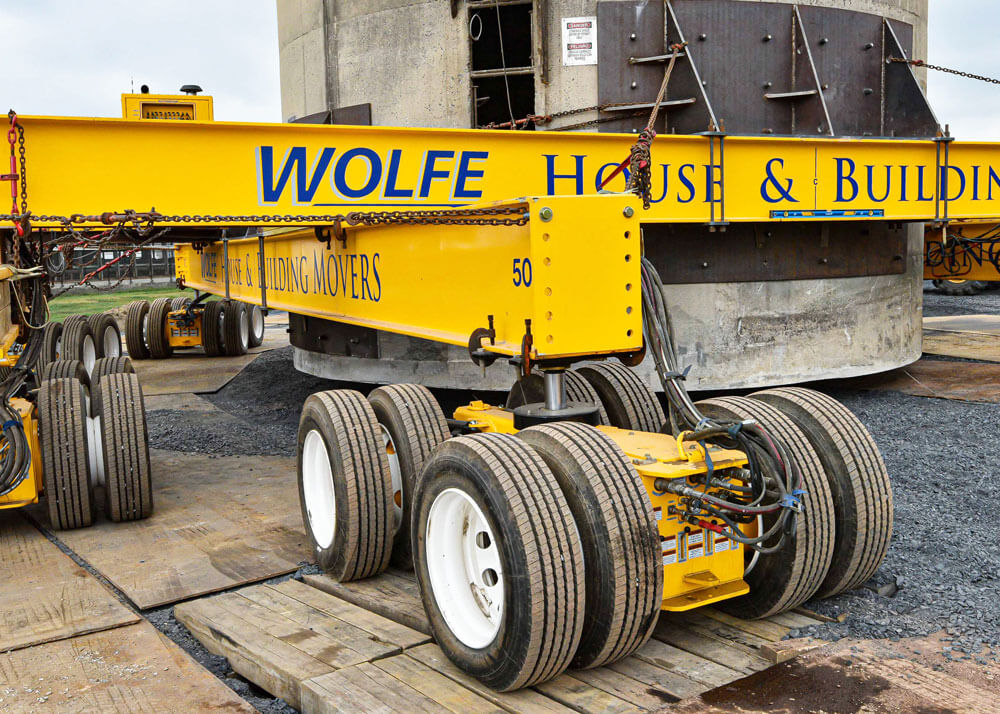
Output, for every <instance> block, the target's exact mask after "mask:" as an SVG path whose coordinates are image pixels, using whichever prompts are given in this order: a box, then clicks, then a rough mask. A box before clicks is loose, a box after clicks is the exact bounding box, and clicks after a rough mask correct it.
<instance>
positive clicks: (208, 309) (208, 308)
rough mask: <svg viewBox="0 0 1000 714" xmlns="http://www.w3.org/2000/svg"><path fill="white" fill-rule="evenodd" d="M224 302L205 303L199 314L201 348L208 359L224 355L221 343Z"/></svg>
mask: <svg viewBox="0 0 1000 714" xmlns="http://www.w3.org/2000/svg"><path fill="white" fill-rule="evenodd" d="M224 305H225V302H224V301H222V300H213V301H212V302H207V303H205V309H204V310H203V311H202V313H201V346H202V347H203V348H204V350H205V354H206V355H208V356H209V357H218V356H220V355H222V354H224V350H223V342H222V308H223V306H224Z"/></svg>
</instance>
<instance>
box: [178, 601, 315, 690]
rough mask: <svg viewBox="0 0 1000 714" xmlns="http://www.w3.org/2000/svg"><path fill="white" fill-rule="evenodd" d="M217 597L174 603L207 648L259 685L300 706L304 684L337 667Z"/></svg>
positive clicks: (182, 619)
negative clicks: (229, 608) (240, 614)
mask: <svg viewBox="0 0 1000 714" xmlns="http://www.w3.org/2000/svg"><path fill="white" fill-rule="evenodd" d="M219 597H227V596H226V595H222V596H219ZM215 600H216V598H206V599H203V600H197V601H193V602H185V603H181V604H179V605H177V606H175V607H174V617H176V618H177V620H178V621H179V622H180V623H181V624H182V625H184V626H185V627H186V628H188V630H190V631H191V634H192V635H194V636H195V637H196V638H197V639H198V641H199V642H201V644H202V645H204V646H205V649H207V650H208V651H209V652H211V653H213V654H217V655H221V656H222V657H225V658H226V659H227V660H229V664H230V666H231V667H232V668H233V671H235V672H237V673H239V674H241V675H243V676H244V677H246V678H247V679H249V680H250V681H251V682H253V683H254V684H256V685H257V686H258V687H261V688H262V689H264V690H266V691H268V692H270V693H271V694H273V695H274V696H276V697H280V698H282V699H284V700H285V701H286V702H288V703H289V704H291V705H292V706H294V707H295V708H299V706H300V700H299V689H300V684H301V683H302V682H303V681H305V680H307V679H312V678H313V677H318V676H320V675H322V674H326V673H328V672H332V671H334V667H332V666H331V665H329V664H327V663H325V662H321V661H320V660H318V659H316V658H315V657H312V656H310V655H308V654H306V653H305V652H303V651H302V650H300V649H298V648H297V647H296V646H295V645H294V644H291V643H289V642H285V641H284V640H282V639H280V638H278V637H274V636H273V635H271V634H269V633H267V632H265V631H264V630H261V629H259V628H258V627H257V626H256V623H254V622H252V621H247V620H244V619H243V618H241V617H237V616H236V615H234V614H232V613H231V612H229V611H227V610H226V609H225V608H223V607H221V606H220V605H219V604H217V603H216V602H215Z"/></svg>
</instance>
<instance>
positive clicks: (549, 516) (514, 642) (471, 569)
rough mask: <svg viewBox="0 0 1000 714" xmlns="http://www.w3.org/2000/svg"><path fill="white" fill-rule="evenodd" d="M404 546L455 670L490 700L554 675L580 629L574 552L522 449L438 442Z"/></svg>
mask: <svg viewBox="0 0 1000 714" xmlns="http://www.w3.org/2000/svg"><path fill="white" fill-rule="evenodd" d="M411 538H412V542H413V544H414V558H413V561H414V563H413V564H414V568H415V570H416V575H417V581H418V583H419V584H420V595H421V598H422V599H423V602H424V610H425V611H426V612H427V617H428V619H429V621H430V625H431V631H432V632H433V634H434V639H435V640H436V642H437V644H438V646H439V647H441V649H442V650H444V652H445V654H447V655H448V658H449V659H450V660H451V661H452V662H453V663H454V664H455V665H456V666H457V667H458V668H459V669H461V670H462V671H463V672H465V673H466V674H468V675H470V676H472V677H475V678H476V679H478V680H480V681H481V682H483V683H484V684H485V685H486V686H488V687H491V688H492V689H495V690H498V691H501V692H503V691H509V690H512V689H518V688H521V687H526V686H529V685H531V684H535V683H538V682H543V681H545V680H548V679H551V678H553V677H556V676H558V675H559V674H560V673H562V672H563V671H565V670H566V668H567V667H568V666H569V664H570V660H572V658H573V656H574V654H576V651H577V648H578V645H579V643H580V636H581V633H582V629H583V613H584V602H585V600H584V598H585V592H584V581H583V577H584V572H583V550H582V546H581V545H580V539H579V536H578V535H577V531H576V526H575V524H574V522H573V514H572V512H571V511H570V508H569V504H567V503H566V499H565V497H564V496H563V494H562V491H561V489H560V488H559V483H558V482H557V481H556V478H555V476H554V475H553V474H552V472H551V471H550V470H549V468H548V466H546V465H545V462H544V461H543V460H542V459H541V457H540V456H538V454H536V453H535V452H534V451H532V449H531V448H530V447H529V446H528V445H527V444H526V443H525V442H524V441H522V440H521V439H518V438H517V437H516V436H513V435H511V434H475V435H472V436H459V437H456V438H454V439H449V440H448V441H446V442H444V443H443V444H441V445H440V446H438V448H437V449H435V450H434V454H433V455H432V456H431V458H430V460H429V461H428V462H427V463H426V464H425V466H424V469H423V471H422V472H421V474H420V478H419V479H418V480H417V490H416V496H415V499H414V502H413V521H412V523H411Z"/></svg>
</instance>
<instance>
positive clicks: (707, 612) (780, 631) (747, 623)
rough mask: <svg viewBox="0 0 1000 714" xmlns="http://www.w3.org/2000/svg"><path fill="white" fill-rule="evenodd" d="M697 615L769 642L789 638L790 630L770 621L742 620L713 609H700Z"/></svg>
mask: <svg viewBox="0 0 1000 714" xmlns="http://www.w3.org/2000/svg"><path fill="white" fill-rule="evenodd" d="M697 614H699V615H704V616H705V617H709V618H711V619H713V620H715V621H716V622H721V623H722V624H724V625H728V626H730V627H735V628H736V629H738V630H742V631H743V632H746V633H748V634H751V635H753V636H754V637H759V638H760V639H762V640H766V641H769V642H778V641H779V640H783V639H785V637H787V636H788V630H789V628H787V627H785V626H784V625H780V624H778V623H777V622H771V621H769V620H742V619H740V618H738V617H733V616H732V615H729V614H727V613H725V612H722V611H720V610H716V609H715V608H712V607H704V608H700V609H699V610H698V612H697Z"/></svg>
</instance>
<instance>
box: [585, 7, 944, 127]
mask: <svg viewBox="0 0 1000 714" xmlns="http://www.w3.org/2000/svg"><path fill="white" fill-rule="evenodd" d="M912 38H913V28H912V27H911V26H909V25H907V24H906V23H903V22H896V21H893V22H890V21H888V20H886V19H884V18H882V17H879V16H877V15H871V14H866V13H861V12H854V11H849V10H841V9H839V8H827V7H817V6H807V5H802V6H799V5H790V4H785V3H767V2H753V3H750V2H733V1H732V0H671V1H667V2H660V1H659V0H637V1H635V2H601V3H599V4H598V44H599V55H600V57H601V62H600V65H599V67H598V103H599V104H600V105H602V106H605V107H607V105H614V104H621V103H630V104H633V105H634V104H639V103H641V102H647V103H648V102H649V101H650V99H651V98H652V97H655V96H656V93H657V91H658V89H659V86H660V82H661V80H662V78H663V69H664V66H665V56H666V55H667V54H668V48H669V47H670V45H671V44H672V43H675V42H683V41H687V42H688V46H687V48H686V50H685V52H684V56H683V57H682V58H681V59H679V60H678V62H677V66H676V68H675V70H674V75H673V76H672V77H671V80H670V85H669V88H668V92H667V99H668V100H669V101H670V104H668V106H666V107H665V110H666V114H665V116H664V118H663V119H662V120H660V122H659V123H660V126H658V127H657V130H658V131H661V132H662V131H667V132H676V133H694V132H699V131H706V130H710V129H713V128H720V129H723V130H724V131H727V132H729V133H738V134H779V135H781V134H784V135H789V134H790V135H801V136H817V135H836V136H908V137H927V136H934V135H935V134H937V133H938V130H939V127H938V124H937V121H936V119H935V118H934V114H933V112H932V111H931V109H930V106H929V105H928V103H927V99H926V97H925V96H924V94H923V91H922V90H921V88H920V85H919V84H918V83H917V80H916V78H915V76H914V75H913V72H912V70H911V69H910V68H909V67H908V66H907V65H902V64H889V63H887V62H886V60H887V59H889V58H890V57H906V56H907V55H908V53H909V51H910V48H911V45H912ZM657 56H660V57H661V58H663V59H660V60H658V61H657V60H656V59H655V58H656V57H657ZM644 60H645V61H644ZM647 106H648V105H647ZM613 111H622V110H621V109H617V108H613V107H612V108H608V109H606V110H605V116H609V115H610V112H613ZM643 121H644V119H643V117H641V116H634V115H632V114H629V115H628V116H625V117H623V119H622V120H620V121H610V122H607V123H605V124H602V125H601V130H602V131H633V130H636V129H638V128H641V126H642V125H643Z"/></svg>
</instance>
